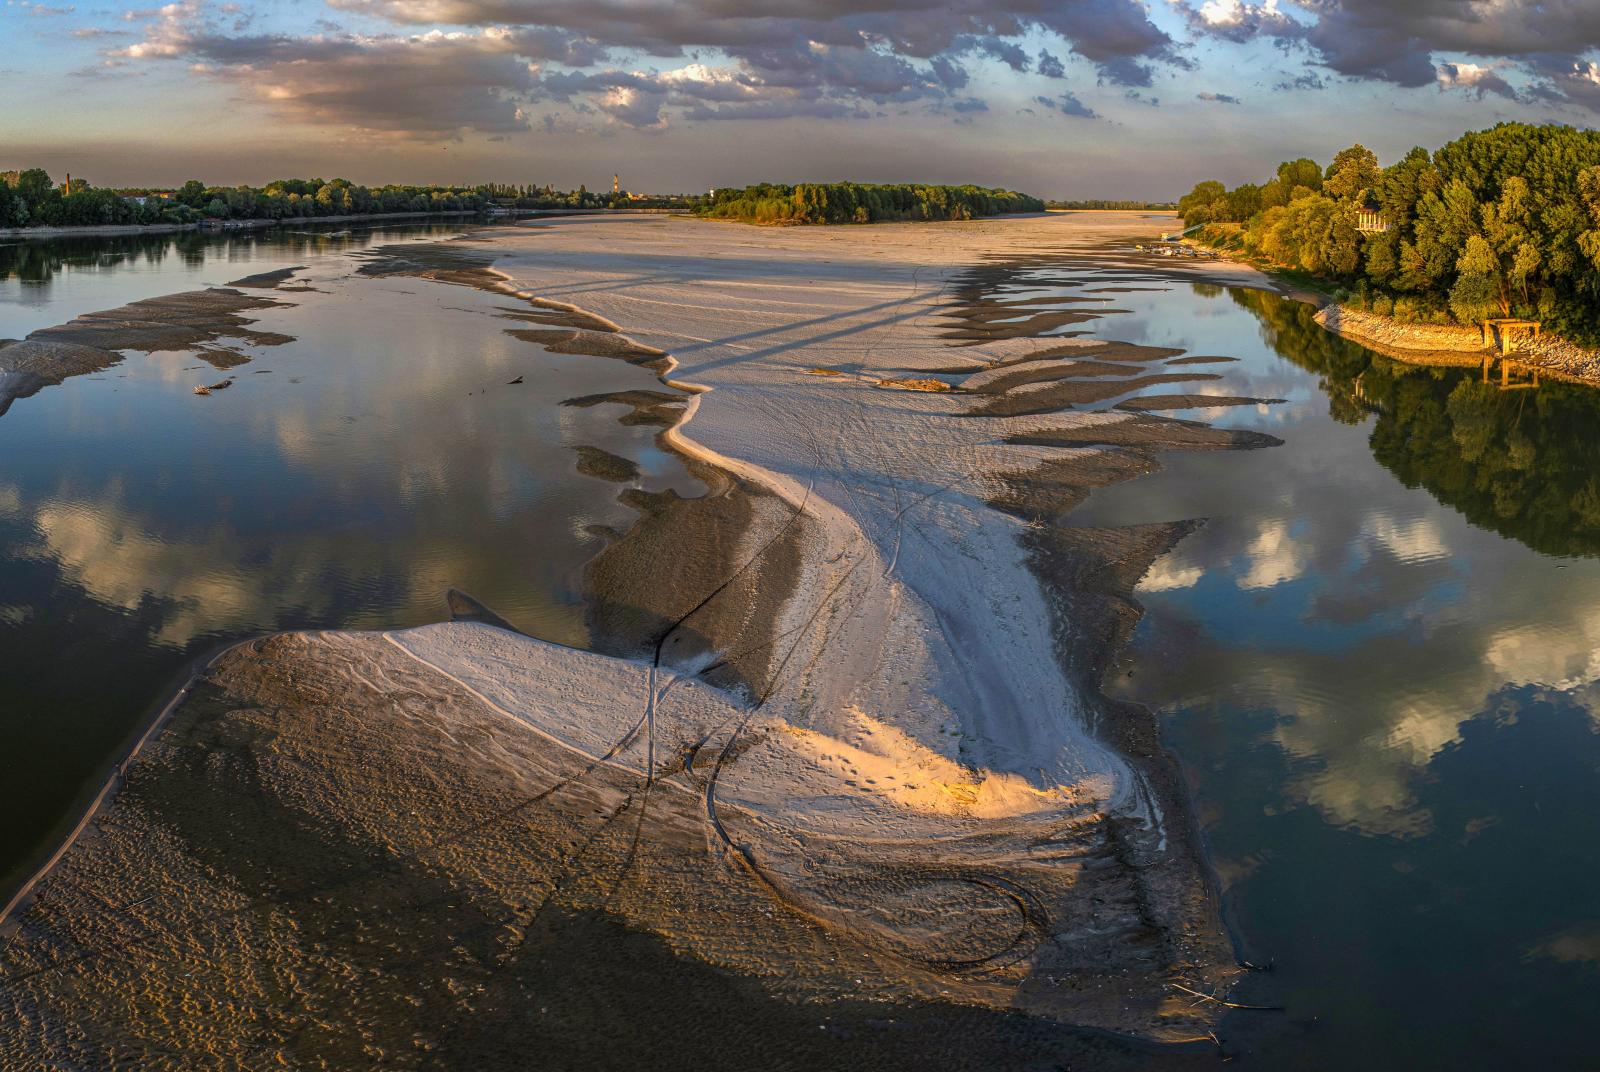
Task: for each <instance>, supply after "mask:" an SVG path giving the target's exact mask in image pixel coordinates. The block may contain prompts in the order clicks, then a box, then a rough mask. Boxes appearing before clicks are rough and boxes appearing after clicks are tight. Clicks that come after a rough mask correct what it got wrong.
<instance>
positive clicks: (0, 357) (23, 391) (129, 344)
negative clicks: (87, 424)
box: [0, 287, 289, 416]
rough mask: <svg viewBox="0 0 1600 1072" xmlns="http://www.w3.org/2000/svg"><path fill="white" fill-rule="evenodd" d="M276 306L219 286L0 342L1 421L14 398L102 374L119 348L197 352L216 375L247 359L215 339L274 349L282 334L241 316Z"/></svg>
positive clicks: (117, 355) (114, 361) (150, 300)
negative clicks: (214, 344) (221, 345)
mask: <svg viewBox="0 0 1600 1072" xmlns="http://www.w3.org/2000/svg"><path fill="white" fill-rule="evenodd" d="M277 304H278V302H276V301H274V300H272V299H270V298H266V297H262V296H258V295H250V294H244V293H242V292H240V291H238V290H234V289H231V288H225V287H213V288H212V289H210V290H196V291H189V292H186V293H183V294H169V295H167V296H165V297H161V298H148V299H146V300H144V301H137V302H131V303H130V304H128V305H124V306H121V307H120V308H116V309H107V310H105V311H104V312H98V313H85V314H84V315H83V316H80V317H77V318H76V319H74V320H72V321H69V322H68V323H65V324H58V325H56V326H54V327H48V328H41V329H40V330H38V331H35V332H34V333H32V334H31V335H29V336H28V337H27V338H26V339H0V416H4V414H5V412H6V411H7V410H9V409H10V408H11V404H12V403H13V402H15V401H16V400H17V399H19V398H27V397H28V396H30V395H33V394H37V393H38V392H39V391H40V390H42V389H43V388H46V387H53V386H56V385H57V384H60V383H62V382H64V381H65V380H67V379H68V378H70V377H73V376H84V375H89V374H92V373H96V372H103V371H105V370H106V369H108V368H111V367H113V366H114V365H116V364H118V363H119V362H121V360H122V355H121V354H120V353H119V352H118V351H121V350H143V351H146V352H150V353H156V352H160V351H163V350H196V351H197V352H198V356H200V357H201V358H202V359H203V360H205V361H207V362H209V363H210V364H211V365H212V366H213V367H215V368H218V369H223V368H232V367H234V366H235V365H239V364H243V363H244V362H245V361H246V360H248V359H247V358H245V357H244V356H243V355H241V354H239V353H237V352H236V351H233V350H230V349H228V348H226V347H212V346H209V345H208V344H210V343H213V342H215V341H217V340H219V339H235V340H238V341H239V342H240V343H243V344H248V345H256V346H272V345H276V344H278V343H283V342H287V341H289V340H288V338H287V337H286V336H283V335H278V334H275V333H273V332H266V331H259V330H256V329H254V328H252V327H251V326H250V325H251V324H252V323H253V321H251V320H250V318H248V317H246V316H245V315H243V314H245V313H247V312H250V311H251V310H255V309H263V308H267V307H269V306H273V305H277Z"/></svg>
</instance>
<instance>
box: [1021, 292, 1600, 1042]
mask: <svg viewBox="0 0 1600 1072" xmlns="http://www.w3.org/2000/svg"><path fill="white" fill-rule="evenodd" d="M1046 278H1048V273H1038V274H1037V275H1035V276H1034V277H1033V278H1031V279H1029V280H1028V283H1029V285H1031V286H1034V287H1038V285H1039V284H1040V282H1041V281H1042V280H1043V279H1046ZM1066 289H1068V292H1070V288H1066ZM1118 304H1119V306H1123V307H1126V308H1128V309H1129V312H1128V313H1127V314H1125V315H1122V316H1110V317H1107V318H1106V319H1105V320H1103V321H1100V322H1097V323H1096V324H1095V325H1094V329H1095V334H1096V335H1098V336H1101V337H1105V338H1109V339H1117V340H1125V341H1130V342H1140V343H1148V344H1152V345H1160V346H1175V347H1183V348H1185V349H1187V350H1189V351H1191V352H1192V353H1197V354H1224V355H1229V356H1235V357H1238V358H1240V360H1239V361H1238V362H1235V363H1229V364H1219V365H1214V366H1209V365H1208V366H1206V367H1207V368H1208V369H1211V370H1214V371H1217V372H1219V373H1221V374H1222V376H1223V379H1221V380H1219V381H1216V382H1214V383H1212V384H1208V385H1205V386H1204V387H1203V388H1202V390H1203V391H1204V392H1206V393H1213V394H1227V395H1245V396H1253V397H1274V398H1283V399H1287V400H1288V401H1287V402H1286V403H1284V404H1282V405H1276V406H1270V407H1249V406H1244V407H1233V408H1228V409H1222V408H1214V409H1209V410H1207V409H1197V410H1191V411H1187V412H1181V413H1178V414H1175V415H1177V416H1181V417H1192V418H1197V419H1205V420H1208V421H1212V422H1214V423H1217V424H1223V425H1227V426H1230V427H1244V428H1259V429H1261V430H1263V431H1270V432H1272V433H1273V434H1275V435H1278V436H1280V437H1282V438H1283V439H1284V440H1285V443H1284V445H1283V446H1281V447H1277V448H1273V449H1271V450H1261V451H1253V452H1245V453H1231V454H1222V455H1219V454H1168V455H1164V456H1162V458H1161V461H1162V465H1163V467H1164V468H1163V471H1162V472H1160V473H1158V474H1156V475H1154V476H1151V477H1147V478H1144V479H1140V480H1137V481H1133V482H1130V483H1126V484H1121V485H1117V486H1115V487H1112V488H1108V489H1103V490H1101V491H1097V492H1095V493H1094V494H1093V495H1092V496H1091V497H1090V499H1089V500H1088V502H1087V503H1085V504H1084V505H1083V506H1082V507H1080V508H1079V509H1078V510H1076V511H1075V512H1074V513H1072V514H1071V515H1069V517H1068V519H1067V523H1068V524H1074V525H1124V524H1137V523H1144V522H1154V521H1173V520H1179V519H1183V518H1195V517H1203V518H1207V519H1208V521H1207V523H1206V524H1205V525H1204V526H1203V527H1202V528H1201V529H1200V530H1199V531H1197V532H1196V533H1195V534H1193V535H1191V536H1189V537H1188V538H1186V539H1185V540H1184V541H1183V542H1182V543H1180V544H1179V545H1178V546H1177V547H1176V548H1175V549H1174V550H1173V551H1172V552H1171V553H1170V554H1168V555H1167V556H1165V557H1164V558H1163V559H1161V560H1160V561H1158V562H1157V563H1156V564H1155V565H1154V567H1153V568H1152V569H1151V571H1150V572H1149V574H1148V575H1147V576H1146V578H1145V579H1144V582H1143V583H1142V584H1141V586H1140V599H1141V601H1142V602H1143V603H1144V604H1145V606H1146V608H1147V612H1148V613H1147V617H1146V618H1145V620H1144V622H1143V623H1142V624H1141V626H1140V628H1139V632H1138V635H1137V637H1136V640H1135V644H1134V647H1133V650H1132V651H1131V652H1130V653H1129V654H1128V657H1127V659H1126V664H1125V665H1124V667H1123V668H1122V670H1121V671H1119V672H1118V677H1117V680H1116V681H1115V682H1113V686H1114V690H1115V691H1116V692H1118V693H1119V694H1122V695H1126V696H1129V697H1131V698H1134V699H1138V700H1141V701H1143V702H1146V703H1149V704H1152V705H1153V706H1155V707H1157V708H1158V709H1159V711H1160V712H1161V714H1162V717H1163V721H1164V735H1165V737H1166V740H1167V741H1168V743H1169V745H1171V746H1172V747H1173V748H1174V749H1175V750H1176V751H1177V752H1178V753H1179V755H1180V756H1181V758H1182V759H1183V761H1184V765H1185V768H1186V771H1187V773H1188V774H1189V776H1190V779H1191V781H1192V784H1193V786H1194V789H1195V793H1196V797H1197V806H1198V808H1199V810H1200V814H1201V817H1202V820H1203V824H1204V826H1205V830H1206V834H1207V838H1208V841H1209V843H1210V845H1211V846H1212V849H1213V852H1214V854H1215V862H1216V864H1217V867H1218V870H1219V872H1220V873H1221V875H1222V876H1223V878H1224V881H1225V884H1226V886H1227V889H1228V903H1229V907H1230V910H1231V913H1232V917H1233V918H1234V919H1235V920H1236V922H1237V923H1238V926H1239V928H1240V933H1241V935H1242V937H1243V939H1244V941H1245V942H1246V945H1247V952H1248V954H1249V955H1250V956H1251V958H1252V959H1253V960H1257V961H1259V962H1265V961H1267V960H1269V959H1270V960H1273V961H1275V963H1276V970H1275V971H1274V973H1273V974H1272V975H1271V976H1270V977H1265V978H1260V979H1253V980H1252V981H1251V984H1250V985H1251V986H1254V987H1256V988H1258V994H1259V998H1260V999H1261V1000H1266V1001H1270V1002H1272V1003H1279V1002H1283V1003H1286V1004H1287V1005H1288V1008H1289V1014H1288V1016H1287V1017H1286V1018H1277V1020H1276V1023H1266V1022H1265V1021H1264V1020H1263V1019H1262V1018H1260V1017H1259V1016H1257V1017H1256V1018H1255V1019H1249V1018H1248V1017H1241V1018H1240V1022H1230V1024H1229V1025H1228V1028H1229V1030H1228V1032H1227V1034H1228V1035H1229V1037H1231V1038H1233V1039H1235V1040H1237V1043H1238V1044H1239V1045H1240V1046H1243V1047H1246V1048H1248V1049H1249V1050H1250V1053H1249V1054H1248V1055H1246V1056H1248V1057H1250V1058H1253V1061H1252V1060H1247V1061H1245V1062H1244V1063H1245V1064H1247V1065H1251V1064H1253V1066H1254V1067H1260V1068H1270V1069H1281V1068H1308V1069H1325V1068H1344V1067H1362V1068H1407V1069H1412V1068H1450V1069H1460V1068H1489V1067H1512V1066H1528V1065H1532V1066H1537V1067H1575V1066H1578V1065H1581V1064H1582V1063H1583V1062H1584V1061H1586V1060H1588V1057H1587V1053H1588V1045H1589V1044H1588V1041H1587V1039H1586V1037H1585V1035H1584V1034H1583V1031H1582V1028H1581V1026H1580V1025H1581V1024H1582V1023H1583V1020H1584V1016H1585V1015H1586V1010H1590V1009H1592V1008H1593V1007H1595V1005H1596V1002H1600V971H1597V970H1596V963H1595V960H1594V955H1595V951H1596V949H1597V948H1600V942H1597V940H1596V936H1597V935H1600V913H1597V911H1596V908H1595V901H1594V898H1593V896H1592V891H1593V889H1594V888H1595V885H1596V883H1597V882H1600V838H1597V837H1596V830H1595V827H1594V820H1593V816H1594V815H1595V814H1596V813H1597V811H1600V707H1597V705H1596V701H1597V700H1600V685H1597V684H1596V681H1597V679H1600V561H1597V560H1596V559H1595V557H1594V555H1595V554H1596V552H1597V550H1600V528H1597V522H1600V509H1597V505H1600V497H1597V494H1596V483H1595V482H1596V477H1595V474H1596V473H1600V465H1597V464H1596V463H1597V462H1600V457H1597V455H1596V451H1597V450H1600V419H1597V418H1600V393H1597V392H1593V391H1589V390H1586V389H1581V388H1577V387H1572V386H1568V385H1562V384H1550V383H1546V384H1545V385H1544V386H1543V387H1541V388H1539V389H1538V390H1536V391H1509V392H1505V391H1500V390H1499V389H1498V388H1497V387H1496V386H1485V385H1484V384H1482V383H1480V382H1479V381H1478V372H1477V370H1476V369H1470V370H1463V369H1456V368H1433V367H1417V366H1411V365H1405V364H1402V363H1399V362H1395V361H1393V360H1390V359H1388V358H1386V357H1383V356H1381V355H1378V354H1376V353H1373V352H1371V351H1369V350H1367V349H1365V348H1363V347H1361V346H1359V345H1356V344H1354V343H1350V342H1347V341H1344V340H1340V339H1338V338H1336V337H1334V336H1330V335H1328V334H1327V333H1326V332H1324V331H1323V330H1322V329H1321V328H1320V327H1318V326H1317V325H1316V324H1315V323H1314V322H1313V321H1312V314H1313V310H1311V309H1310V308H1308V307H1306V306H1303V305H1300V304H1297V303H1291V302H1287V301H1284V300H1283V299H1280V298H1278V297H1276V296H1275V295H1271V294H1266V293H1262V292H1254V291H1224V290H1222V289H1220V288H1215V287H1203V286H1202V287H1193V288H1190V287H1188V286H1183V285H1175V286H1174V287H1173V289H1171V290H1170V291H1168V292H1167V293H1164V294H1161V295H1157V296H1151V295H1145V294H1120V295H1118ZM1245 997H1246V1000H1249V999H1250V998H1251V997H1252V994H1251V992H1250V991H1249V989H1248V988H1247V990H1246V994H1245Z"/></svg>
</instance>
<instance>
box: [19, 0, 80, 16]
mask: <svg viewBox="0 0 1600 1072" xmlns="http://www.w3.org/2000/svg"><path fill="white" fill-rule="evenodd" d="M6 6H7V7H14V8H16V9H17V10H18V11H20V12H22V13H23V14H24V15H30V16H32V17H33V18H36V19H54V18H60V17H61V16H62V15H70V14H72V13H73V12H74V11H76V10H77V8H75V7H71V6H68V7H52V6H50V5H49V4H34V3H27V2H21V3H19V2H17V0H9V2H8V3H7V4H6Z"/></svg>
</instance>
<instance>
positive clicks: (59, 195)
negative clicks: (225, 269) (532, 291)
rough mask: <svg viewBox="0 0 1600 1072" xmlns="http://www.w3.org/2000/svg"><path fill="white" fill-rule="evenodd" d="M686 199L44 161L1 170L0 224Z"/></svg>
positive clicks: (456, 209) (455, 209) (254, 217)
mask: <svg viewBox="0 0 1600 1072" xmlns="http://www.w3.org/2000/svg"><path fill="white" fill-rule="evenodd" d="M658 202H660V203H662V204H679V203H684V204H686V203H687V201H686V200H685V199H682V198H676V199H675V198H665V199H663V198H656V199H651V198H640V197H636V196H632V195H630V194H628V193H626V192H615V193H614V192H611V191H607V192H605V193H592V192H590V191H589V190H588V189H586V188H585V187H582V186H580V187H578V189H576V190H571V191H563V190H557V189H555V188H554V187H552V186H536V185H511V184H503V183H486V184H482V185H478V186H377V187H368V186H360V185H358V184H356V183H353V182H350V181H348V180H346V179H332V180H328V181H324V180H322V179H279V180H277V181H276V182H270V183H268V184H267V185H265V186H261V187H255V186H208V185H206V184H205V183H203V182H201V181H199V180H198V179H191V180H189V181H188V182H186V183H184V184H183V185H182V186H180V187H177V188H176V189H144V188H128V189H110V188H102V187H96V186H92V185H90V184H89V183H88V182H85V181H84V180H83V179H72V180H71V182H70V188H69V186H68V184H67V183H65V182H63V183H59V184H58V183H56V182H55V181H54V180H52V179H51V177H50V175H49V173H48V172H46V171H45V170H44V169H42V168H31V169H28V170H26V171H7V172H0V227H105V226H109V225H122V224H145V225H148V224H157V223H167V224H187V223H198V222H200V221H202V220H286V219H315V218H317V217H320V216H376V215H383V214H389V213H412V212H423V213H434V212H439V213H443V212H486V211H489V210H490V209H494V208H502V209H594V208H615V207H618V206H619V205H622V206H628V207H634V208H639V207H651V206H653V205H656V204H657V203H658Z"/></svg>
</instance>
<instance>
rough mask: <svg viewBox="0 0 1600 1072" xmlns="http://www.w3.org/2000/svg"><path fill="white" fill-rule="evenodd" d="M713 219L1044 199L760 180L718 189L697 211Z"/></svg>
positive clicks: (920, 213)
mask: <svg viewBox="0 0 1600 1072" xmlns="http://www.w3.org/2000/svg"><path fill="white" fill-rule="evenodd" d="M698 211H699V213H700V215H702V216H707V217H710V218H712V219H722V220H744V221H746V222H749V223H794V224H800V223H877V222H880V221H884V220H970V219H974V218H976V217H979V216H998V215H1001V214H1002V213H1007V212H1043V211H1044V202H1043V201H1040V200H1039V199H1038V198H1036V197H1030V196H1028V195H1027V194H1019V193H1014V192H1012V191H1010V190H991V189H988V188H986V187H982V186H924V185H921V184H912V183H899V184H893V185H878V184H870V183H859V182H828V183H801V184H799V185H796V186H788V185H784V184H782V183H767V182H764V183H759V184H757V185H755V186H746V187H744V188H743V189H726V190H717V191H715V192H714V193H713V194H712V195H711V197H710V198H709V199H707V201H706V202H705V203H704V204H703V205H702V206H700V208H699V209H698Z"/></svg>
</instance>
